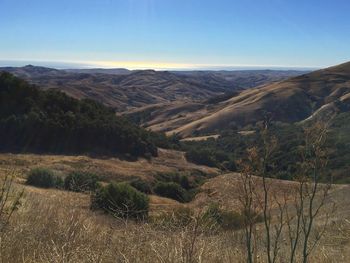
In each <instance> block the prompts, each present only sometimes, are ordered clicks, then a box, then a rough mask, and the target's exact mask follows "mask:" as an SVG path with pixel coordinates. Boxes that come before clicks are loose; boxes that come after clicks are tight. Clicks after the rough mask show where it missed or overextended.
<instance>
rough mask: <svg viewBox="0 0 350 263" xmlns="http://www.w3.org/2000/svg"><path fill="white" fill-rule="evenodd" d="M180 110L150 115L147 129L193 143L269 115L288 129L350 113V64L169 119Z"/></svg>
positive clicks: (249, 92)
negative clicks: (202, 136) (192, 139)
mask: <svg viewBox="0 0 350 263" xmlns="http://www.w3.org/2000/svg"><path fill="white" fill-rule="evenodd" d="M176 107H178V109H183V108H184V106H181V105H176V106H175V105H174V104H172V105H170V106H167V107H163V108H159V109H158V110H155V111H153V112H152V116H151V117H152V118H151V117H148V118H147V119H145V120H146V121H144V122H143V123H142V124H143V126H145V127H148V128H150V129H152V130H158V131H167V132H168V133H169V134H172V133H176V134H179V135H180V136H182V137H189V136H192V135H196V134H210V133H215V132H217V131H220V130H222V129H227V128H229V127H230V126H239V127H244V126H246V125H248V124H255V123H256V122H257V121H259V120H262V119H263V118H264V116H265V115H266V114H267V113H268V114H269V115H270V116H271V118H272V119H273V120H274V121H281V122H288V123H293V122H299V121H304V120H309V119H310V118H315V117H327V116H329V115H330V114H333V113H335V112H342V111H348V110H349V107H350V62H349V63H345V64H341V65H338V66H335V67H330V68H327V69H322V70H318V71H314V72H311V73H308V74H304V75H301V76H297V77H293V78H290V79H288V80H284V81H280V82H275V83H272V84H266V85H262V86H259V87H256V88H253V89H248V90H244V91H242V92H241V93H239V94H237V95H234V96H232V97H231V98H229V99H227V100H223V101H219V102H217V103H214V104H208V103H201V104H200V105H197V106H196V107H192V108H193V109H194V110H191V109H190V105H187V106H186V107H185V108H186V110H183V111H179V110H178V111H177V112H176V115H173V116H168V115H167V113H168V112H169V111H171V110H173V109H174V108H176ZM133 114H134V115H135V112H134V113H133ZM140 115H142V114H141V113H140V112H138V116H140ZM131 116H132V115H131ZM134 117H135V116H134Z"/></svg>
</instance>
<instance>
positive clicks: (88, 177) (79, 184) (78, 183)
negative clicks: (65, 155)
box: [64, 171, 98, 192]
mask: <svg viewBox="0 0 350 263" xmlns="http://www.w3.org/2000/svg"><path fill="white" fill-rule="evenodd" d="M97 179H98V177H97V176H96V175H95V174H93V173H89V172H81V171H75V172H71V173H70V174H69V175H68V176H67V177H66V178H65V180H64V188H65V189H66V190H70V191H74V192H89V191H94V190H95V189H96V187H97Z"/></svg>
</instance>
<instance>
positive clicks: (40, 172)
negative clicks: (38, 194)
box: [26, 168, 63, 188]
mask: <svg viewBox="0 0 350 263" xmlns="http://www.w3.org/2000/svg"><path fill="white" fill-rule="evenodd" d="M26 184H28V185H32V186H37V187H43V188H53V187H56V188H61V187H62V186H63V180H62V178H61V177H59V176H57V175H55V174H54V172H53V171H51V170H50V169H46V168H35V169H32V170H31V171H30V172H29V174H28V176H27V181H26Z"/></svg>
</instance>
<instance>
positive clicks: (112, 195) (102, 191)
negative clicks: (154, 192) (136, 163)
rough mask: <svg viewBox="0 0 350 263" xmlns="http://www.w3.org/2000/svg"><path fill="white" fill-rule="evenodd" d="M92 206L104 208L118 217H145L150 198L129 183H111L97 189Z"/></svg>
mask: <svg viewBox="0 0 350 263" xmlns="http://www.w3.org/2000/svg"><path fill="white" fill-rule="evenodd" d="M92 208H99V209H103V210H104V211H106V212H108V213H111V214H113V215H114V216H116V217H121V218H135V219H145V218H146V217H147V216H148V208H149V199H148V196H147V195H145V194H143V193H141V192H139V191H137V190H136V189H135V188H133V187H132V186H130V185H129V184H127V183H110V184H108V185H107V186H100V187H99V188H98V189H97V190H96V193H95V195H94V196H93V198H92Z"/></svg>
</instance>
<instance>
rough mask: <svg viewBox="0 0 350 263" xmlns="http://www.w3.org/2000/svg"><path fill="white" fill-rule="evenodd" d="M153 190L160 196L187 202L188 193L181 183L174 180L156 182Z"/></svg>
mask: <svg viewBox="0 0 350 263" xmlns="http://www.w3.org/2000/svg"><path fill="white" fill-rule="evenodd" d="M153 191H154V192H155V193H156V194H157V195H160V196H163V197H168V198H171V199H175V200H177V201H179V202H187V201H188V200H189V197H188V193H187V192H186V190H185V189H183V188H182V187H181V185H179V184H177V183H174V182H169V183H167V182H157V183H156V185H155V186H154V188H153Z"/></svg>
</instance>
